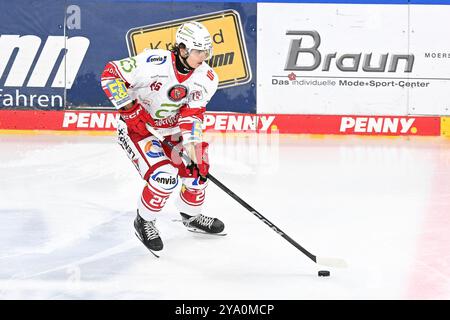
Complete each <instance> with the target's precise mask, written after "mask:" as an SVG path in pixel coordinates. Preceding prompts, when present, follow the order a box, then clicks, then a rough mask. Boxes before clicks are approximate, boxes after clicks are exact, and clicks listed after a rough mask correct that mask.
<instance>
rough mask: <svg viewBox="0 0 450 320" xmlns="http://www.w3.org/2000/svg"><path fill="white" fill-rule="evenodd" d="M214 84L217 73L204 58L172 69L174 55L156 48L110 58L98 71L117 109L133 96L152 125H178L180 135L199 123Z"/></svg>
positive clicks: (161, 126)
mask: <svg viewBox="0 0 450 320" xmlns="http://www.w3.org/2000/svg"><path fill="white" fill-rule="evenodd" d="M217 85H218V76H217V74H216V73H215V72H214V70H213V69H212V68H211V67H210V66H209V65H208V64H206V63H205V62H203V64H202V65H201V66H199V67H198V68H196V69H195V70H192V71H191V72H189V73H188V74H186V75H184V74H181V73H179V72H178V71H177V69H176V66H175V55H174V54H173V53H172V52H171V51H167V50H160V49H152V50H145V51H144V52H142V53H140V54H138V55H136V56H134V57H130V58H125V59H122V60H118V61H111V62H109V63H108V64H107V65H106V67H105V70H104V71H103V74H102V87H103V90H104V91H105V92H106V94H107V96H108V98H109V99H110V100H111V102H112V103H113V104H114V106H115V107H116V108H117V109H119V108H121V107H123V106H125V105H126V104H128V103H130V102H131V101H133V100H135V99H136V100H137V101H138V102H139V103H140V104H141V105H142V106H143V107H144V108H145V109H146V110H147V111H148V113H149V114H150V115H151V116H152V117H153V119H154V120H155V127H156V128H172V127H176V126H179V128H180V129H181V131H182V133H183V136H184V135H185V134H184V133H187V131H194V130H192V126H193V125H194V124H195V125H196V127H198V123H200V124H201V122H202V121H203V114H204V112H205V110H206V104H207V103H208V102H209V100H210V99H211V97H212V96H213V95H214V93H215V92H216V90H217Z"/></svg>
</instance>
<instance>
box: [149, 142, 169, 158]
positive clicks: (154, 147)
mask: <svg viewBox="0 0 450 320" xmlns="http://www.w3.org/2000/svg"><path fill="white" fill-rule="evenodd" d="M144 152H145V154H146V155H147V156H149V157H150V158H159V157H163V156H164V152H163V151H162V146H161V143H160V142H159V141H156V140H151V141H149V142H147V143H146V144H145V147H144Z"/></svg>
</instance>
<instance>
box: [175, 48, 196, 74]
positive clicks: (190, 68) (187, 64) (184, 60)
mask: <svg viewBox="0 0 450 320" xmlns="http://www.w3.org/2000/svg"><path fill="white" fill-rule="evenodd" d="M186 51H187V52H188V55H187V56H186V58H184V57H183V56H182V55H181V53H180V52H179V53H178V56H179V57H180V59H181V61H183V64H184V65H186V66H187V67H188V68H189V70H193V69H194V68H192V67H191V66H190V65H189V63H188V62H187V58H189V50H186Z"/></svg>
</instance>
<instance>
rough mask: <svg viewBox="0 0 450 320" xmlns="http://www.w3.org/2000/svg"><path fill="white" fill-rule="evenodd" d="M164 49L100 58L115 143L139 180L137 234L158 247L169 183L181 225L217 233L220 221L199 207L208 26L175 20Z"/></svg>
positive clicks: (212, 81) (212, 85)
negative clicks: (115, 115)
mask: <svg viewBox="0 0 450 320" xmlns="http://www.w3.org/2000/svg"><path fill="white" fill-rule="evenodd" d="M175 40H176V43H175V45H174V48H173V49H172V50H171V51H168V50H160V49H147V50H144V51H143V52H142V53H140V54H138V55H136V56H134V57H129V58H125V59H122V60H118V61H111V62H109V63H107V65H106V66H105V69H104V70H103V73H102V76H101V84H102V88H103V90H104V91H105V93H106V95H107V96H108V98H109V99H110V100H111V102H112V103H113V105H114V106H115V107H116V108H117V109H118V112H119V114H120V120H119V122H118V128H117V134H118V143H119V144H120V145H121V147H122V148H123V150H124V151H125V152H126V153H127V155H128V158H129V159H130V161H131V162H132V163H133V165H134V166H135V167H136V169H137V170H138V171H139V173H140V175H141V177H142V178H143V179H144V180H145V181H146V185H145V187H144V189H143V190H142V194H141V195H140V199H139V202H138V209H137V217H136V219H135V220H134V227H135V229H136V235H137V236H138V237H139V239H140V240H141V241H142V243H143V244H144V245H145V246H146V247H147V248H148V249H149V250H151V251H159V250H162V249H163V242H162V239H161V237H160V233H159V231H158V229H157V228H156V225H155V222H156V218H157V216H158V212H160V211H161V209H162V208H163V207H164V205H165V203H166V201H167V199H168V198H169V196H170V195H171V193H172V191H173V190H175V188H176V187H177V186H178V184H179V183H180V184H181V189H180V193H179V195H178V197H177V199H176V206H177V208H178V210H179V211H180V214H181V217H182V221H183V223H184V225H185V226H186V227H188V228H192V229H195V230H197V231H200V232H205V233H213V234H217V233H220V232H222V231H223V229H224V224H223V222H222V221H220V220H219V219H217V218H211V217H208V216H205V215H203V214H202V213H201V209H202V204H203V202H204V200H205V188H206V186H207V185H208V181H207V178H206V175H207V174H208V170H209V163H208V143H207V142H205V141H203V140H202V121H203V115H204V112H205V109H206V104H207V103H208V102H209V101H210V99H211V97H212V96H213V95H214V93H215V92H216V89H217V84H218V77H217V74H216V73H215V72H214V70H213V69H212V68H211V67H210V66H209V65H208V64H207V63H206V62H205V60H207V59H209V58H210V57H211V56H212V41H211V36H210V34H209V32H208V30H207V29H206V28H205V26H204V25H202V24H201V23H198V22H193V21H192V22H187V23H184V24H182V25H181V26H180V27H179V28H178V30H177V32H176V36H175ZM146 123H148V124H150V125H151V126H152V127H153V128H155V129H157V130H158V132H159V133H160V134H161V135H163V136H164V137H165V139H169V141H171V142H172V143H174V144H176V145H178V147H180V148H181V147H182V148H183V150H184V152H186V154H187V155H188V156H189V157H190V158H191V159H193V160H194V161H193V162H191V163H184V162H183V160H181V158H180V156H179V155H178V154H177V153H176V152H172V151H171V150H170V148H169V147H167V146H166V145H164V144H162V143H161V142H160V141H159V140H158V139H157V138H156V137H154V136H153V135H151V134H150V132H149V131H148V130H147V129H146V126H145V125H146Z"/></svg>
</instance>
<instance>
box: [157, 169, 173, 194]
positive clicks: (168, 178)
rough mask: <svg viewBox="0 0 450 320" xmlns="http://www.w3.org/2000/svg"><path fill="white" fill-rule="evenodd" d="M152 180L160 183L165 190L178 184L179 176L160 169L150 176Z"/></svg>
mask: <svg viewBox="0 0 450 320" xmlns="http://www.w3.org/2000/svg"><path fill="white" fill-rule="evenodd" d="M150 177H151V179H152V180H154V181H156V182H158V183H159V186H160V187H161V188H163V189H164V190H167V191H169V190H172V189H174V188H175V187H176V186H177V185H178V177H177V176H174V175H172V174H170V173H169V172H165V171H158V172H156V173H155V174H154V175H152V176H150Z"/></svg>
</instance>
